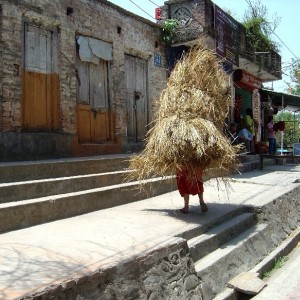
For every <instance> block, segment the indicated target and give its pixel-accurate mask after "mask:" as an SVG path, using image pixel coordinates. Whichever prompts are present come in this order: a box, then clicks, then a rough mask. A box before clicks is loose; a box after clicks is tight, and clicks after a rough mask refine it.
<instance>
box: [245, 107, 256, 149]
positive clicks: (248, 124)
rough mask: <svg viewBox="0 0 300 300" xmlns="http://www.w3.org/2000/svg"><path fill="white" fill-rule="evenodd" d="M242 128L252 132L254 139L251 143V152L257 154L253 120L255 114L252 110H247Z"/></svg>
mask: <svg viewBox="0 0 300 300" xmlns="http://www.w3.org/2000/svg"><path fill="white" fill-rule="evenodd" d="M242 125H243V126H242V128H246V129H247V130H249V131H250V133H251V136H252V139H251V141H250V152H255V123H254V120H253V112H252V109H251V108H247V109H246V115H245V117H244V119H243V124H242Z"/></svg>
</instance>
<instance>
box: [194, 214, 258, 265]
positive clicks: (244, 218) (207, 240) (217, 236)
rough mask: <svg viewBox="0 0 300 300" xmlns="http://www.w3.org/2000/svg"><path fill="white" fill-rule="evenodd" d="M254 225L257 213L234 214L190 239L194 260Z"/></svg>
mask: <svg viewBox="0 0 300 300" xmlns="http://www.w3.org/2000/svg"><path fill="white" fill-rule="evenodd" d="M254 225H255V214H253V213H243V214H241V215H237V216H234V217H233V218H231V219H229V220H227V221H225V222H223V223H221V224H219V225H217V226H215V227H213V228H212V229H210V230H208V231H207V232H206V233H204V234H202V235H200V236H197V237H194V238H192V239H190V240H188V246H189V249H190V253H191V257H192V258H193V260H194V261H198V260H199V259H201V258H203V257H204V256H205V255H208V254H209V253H211V252H213V251H215V250H216V249H217V248H219V247H220V246H222V245H223V244H225V243H226V242H228V241H229V240H230V239H232V238H233V237H235V236H237V235H239V234H240V233H242V232H243V231H245V230H247V229H249V228H250V227H252V226H254Z"/></svg>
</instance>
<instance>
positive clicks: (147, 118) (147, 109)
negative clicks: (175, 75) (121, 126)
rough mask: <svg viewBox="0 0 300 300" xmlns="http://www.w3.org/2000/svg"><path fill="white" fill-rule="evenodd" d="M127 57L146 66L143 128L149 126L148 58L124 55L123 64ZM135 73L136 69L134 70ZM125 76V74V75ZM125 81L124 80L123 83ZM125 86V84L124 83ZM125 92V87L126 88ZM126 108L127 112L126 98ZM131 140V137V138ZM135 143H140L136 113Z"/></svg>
mask: <svg viewBox="0 0 300 300" xmlns="http://www.w3.org/2000/svg"><path fill="white" fill-rule="evenodd" d="M127 56H129V57H132V58H134V59H135V61H136V60H137V59H138V60H142V61H144V62H145V66H146V74H145V75H146V76H145V83H146V87H145V95H144V98H145V110H146V111H145V118H146V120H145V126H148V124H149V105H150V104H149V99H150V97H149V58H145V57H141V56H138V55H134V54H130V53H125V54H124V59H125V64H126V57H127ZM135 68H136V64H135ZM135 71H136V69H135ZM125 76H126V74H125ZM126 81H127V80H126V79H125V82H126ZM125 84H127V82H126V83H125ZM126 90H127V86H126ZM136 92H137V91H136V90H135V91H134V94H135V93H136ZM126 106H127V110H128V98H127V97H126ZM127 124H128V117H127ZM145 132H146V133H147V129H146V128H145ZM131 138H132V137H131ZM133 138H134V140H135V142H140V141H139V137H138V126H137V117H136V113H135V137H133ZM127 140H129V137H128V135H127Z"/></svg>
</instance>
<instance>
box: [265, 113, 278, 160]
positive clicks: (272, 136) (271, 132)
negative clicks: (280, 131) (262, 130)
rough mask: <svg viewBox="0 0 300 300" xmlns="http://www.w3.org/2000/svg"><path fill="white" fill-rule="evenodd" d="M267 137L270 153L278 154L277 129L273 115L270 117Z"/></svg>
mask: <svg viewBox="0 0 300 300" xmlns="http://www.w3.org/2000/svg"><path fill="white" fill-rule="evenodd" d="M266 127H267V139H268V142H269V154H271V155H274V154H276V151H277V149H276V135H275V134H276V131H275V130H274V123H273V116H269V117H268V123H267V126H266Z"/></svg>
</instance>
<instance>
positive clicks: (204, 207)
mask: <svg viewBox="0 0 300 300" xmlns="http://www.w3.org/2000/svg"><path fill="white" fill-rule="evenodd" d="M200 207H201V211H202V212H203V213H205V212H207V211H208V207H207V205H206V204H205V203H204V202H201V203H200Z"/></svg>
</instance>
